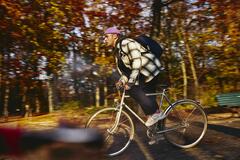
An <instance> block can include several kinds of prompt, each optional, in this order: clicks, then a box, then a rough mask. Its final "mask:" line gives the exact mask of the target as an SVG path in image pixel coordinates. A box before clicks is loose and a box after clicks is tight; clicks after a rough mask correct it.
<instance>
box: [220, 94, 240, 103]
mask: <svg viewBox="0 0 240 160" xmlns="http://www.w3.org/2000/svg"><path fill="white" fill-rule="evenodd" d="M216 100H217V102H218V105H219V106H221V107H240V92H234V93H224V94H218V95H216Z"/></svg>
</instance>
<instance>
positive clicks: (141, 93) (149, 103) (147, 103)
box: [128, 78, 158, 115]
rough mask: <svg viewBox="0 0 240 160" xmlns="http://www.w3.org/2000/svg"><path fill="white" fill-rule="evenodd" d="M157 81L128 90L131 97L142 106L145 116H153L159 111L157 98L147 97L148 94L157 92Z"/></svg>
mask: <svg viewBox="0 0 240 160" xmlns="http://www.w3.org/2000/svg"><path fill="white" fill-rule="evenodd" d="M155 81H156V79H155V78H154V79H153V80H152V81H150V82H149V83H146V84H141V83H140V85H136V86H132V88H131V89H130V90H128V93H129V95H130V96H131V97H132V98H133V99H135V100H136V102H137V103H138V104H139V105H140V106H141V108H142V110H143V112H144V113H145V115H152V114H154V113H155V112H156V111H157V110H158V104H157V102H156V96H146V93H155V92H156V84H155V83H156V82H155Z"/></svg>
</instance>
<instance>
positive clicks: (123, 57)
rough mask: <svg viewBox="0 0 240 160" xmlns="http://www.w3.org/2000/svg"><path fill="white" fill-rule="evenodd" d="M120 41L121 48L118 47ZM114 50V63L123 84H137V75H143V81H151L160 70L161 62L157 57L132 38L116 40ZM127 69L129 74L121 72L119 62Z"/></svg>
mask: <svg viewBox="0 0 240 160" xmlns="http://www.w3.org/2000/svg"><path fill="white" fill-rule="evenodd" d="M120 43H121V48H120ZM115 50H117V51H116V52H115V54H117V55H116V64H117V69H118V72H119V73H120V75H121V77H120V81H122V82H123V83H124V84H126V83H128V84H129V85H138V84H139V80H138V78H139V75H140V74H141V75H143V76H144V77H145V78H144V79H145V82H149V81H151V80H152V79H153V78H154V77H155V76H157V75H158V74H159V72H160V67H161V63H160V61H159V59H157V58H156V56H155V55H154V54H152V53H150V52H149V51H148V50H147V49H145V48H144V47H143V46H142V45H141V44H139V43H138V42H137V41H135V40H134V39H130V38H125V39H123V40H121V41H120V42H117V44H116V47H115ZM120 61H122V62H121V63H123V64H124V67H126V68H127V69H129V71H130V73H129V75H126V74H125V73H123V69H122V67H121V65H119V62H120Z"/></svg>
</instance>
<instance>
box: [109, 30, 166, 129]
mask: <svg viewBox="0 0 240 160" xmlns="http://www.w3.org/2000/svg"><path fill="white" fill-rule="evenodd" d="M104 34H105V39H104V41H105V43H106V45H107V46H109V47H114V54H115V59H116V64H117V69H118V72H119V74H120V75H121V77H120V79H119V80H118V82H117V83H116V86H117V87H124V88H125V89H126V90H127V92H128V94H129V95H130V96H131V97H132V98H133V99H135V100H136V101H137V102H138V104H139V105H140V106H141V108H142V110H143V112H144V113H145V115H147V116H148V118H147V121H146V122H145V124H146V126H152V125H153V124H155V123H156V122H158V121H159V120H160V119H163V118H164V115H163V112H162V111H161V110H159V107H158V104H157V101H156V97H155V96H150V97H149V96H146V93H155V92H156V85H157V83H158V75H159V73H160V67H161V64H160V61H159V59H158V58H157V57H156V56H155V55H154V54H153V53H151V52H150V51H149V50H147V49H146V48H145V47H143V46H142V45H141V44H140V43H138V42H137V41H136V40H134V39H132V38H124V39H123V38H122V34H121V31H120V30H118V29H117V28H116V27H110V28H108V29H107V30H106V31H105V32H104ZM143 53H144V54H143Z"/></svg>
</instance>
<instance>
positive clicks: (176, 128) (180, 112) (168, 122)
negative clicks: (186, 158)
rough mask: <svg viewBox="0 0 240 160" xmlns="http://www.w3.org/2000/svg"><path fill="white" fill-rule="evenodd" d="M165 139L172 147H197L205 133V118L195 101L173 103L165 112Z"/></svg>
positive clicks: (186, 100) (187, 100) (200, 107)
mask: <svg viewBox="0 0 240 160" xmlns="http://www.w3.org/2000/svg"><path fill="white" fill-rule="evenodd" d="M166 115H167V116H166V118H165V119H164V130H169V131H168V132H165V133H164V136H165V138H166V139H167V140H168V142H170V143H171V144H173V145H174V146H177V147H180V148H190V147H193V146H195V145H197V144H198V143H199V142H200V141H201V139H202V138H203V137H204V135H205V133H206V131H207V123H208V122H207V116H206V114H205V112H204V110H203V108H202V106H201V105H200V104H199V103H197V102H196V101H193V100H189V99H185V100H180V101H177V102H175V103H174V104H173V105H171V106H170V107H169V108H168V109H167V110H166Z"/></svg>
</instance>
